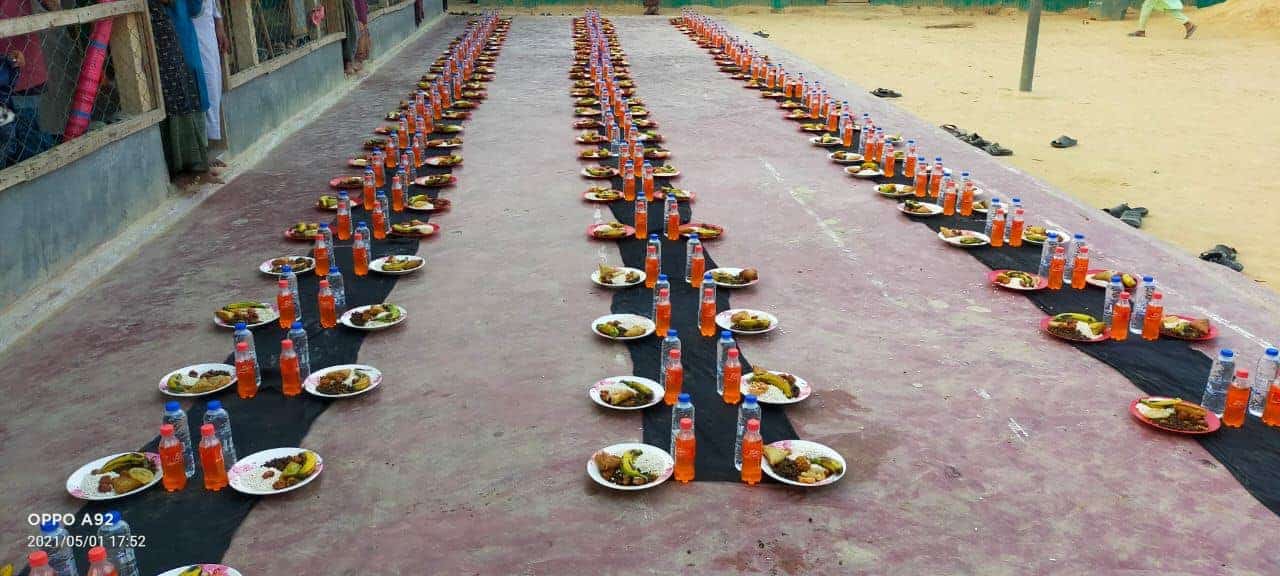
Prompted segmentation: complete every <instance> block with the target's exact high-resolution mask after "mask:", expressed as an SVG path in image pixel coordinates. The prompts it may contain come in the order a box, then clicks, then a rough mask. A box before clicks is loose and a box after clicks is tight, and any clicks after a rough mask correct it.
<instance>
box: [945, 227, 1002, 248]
mask: <svg viewBox="0 0 1280 576" xmlns="http://www.w3.org/2000/svg"><path fill="white" fill-rule="evenodd" d="M961 232H963V234H962V235H960V236H955V237H953V238H945V237H943V236H942V232H938V239H939V240H942V241H943V242H946V243H947V244H950V245H952V246H955V247H956V248H977V247H979V246H986V245H988V244H990V243H991V238H990V237H989V236H987V235H986V234H983V233H981V232H974V231H973V230H961ZM964 236H972V237H974V238H978V239H981V240H982V243H981V244H963V243H961V242H960V238H962V237H964Z"/></svg>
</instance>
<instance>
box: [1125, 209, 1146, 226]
mask: <svg viewBox="0 0 1280 576" xmlns="http://www.w3.org/2000/svg"><path fill="white" fill-rule="evenodd" d="M1143 216H1146V214H1144V213H1143V212H1140V211H1138V210H1125V211H1124V214H1121V215H1120V221H1121V222H1124V223H1125V224H1128V225H1130V226H1133V227H1134V228H1141V227H1142V217H1143Z"/></svg>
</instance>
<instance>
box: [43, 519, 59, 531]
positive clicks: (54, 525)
mask: <svg viewBox="0 0 1280 576" xmlns="http://www.w3.org/2000/svg"><path fill="white" fill-rule="evenodd" d="M40 531H41V532H43V533H45V534H49V533H51V532H57V531H58V521H57V520H49V521H46V522H45V523H43V524H41V525H40Z"/></svg>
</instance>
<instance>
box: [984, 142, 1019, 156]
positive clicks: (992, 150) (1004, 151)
mask: <svg viewBox="0 0 1280 576" xmlns="http://www.w3.org/2000/svg"><path fill="white" fill-rule="evenodd" d="M983 150H986V152H987V154H990V155H992V156H1013V150H1010V149H1008V148H1005V147H1004V146H1001V145H1000V143H999V142H992V143H991V144H990V145H988V146H986V147H985V148H983Z"/></svg>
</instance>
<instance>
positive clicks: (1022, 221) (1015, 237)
mask: <svg viewBox="0 0 1280 576" xmlns="http://www.w3.org/2000/svg"><path fill="white" fill-rule="evenodd" d="M1026 224H1027V223H1026V217H1025V216H1023V210H1022V209H1021V208H1014V209H1013V223H1012V224H1009V245H1010V246H1013V247H1014V248H1017V247H1019V246H1022V229H1023V227H1025V226H1026ZM1086 258H1087V257H1086ZM1076 262H1077V263H1078V262H1080V259H1079V258H1076ZM1081 272H1082V273H1083V270H1081ZM1080 282H1081V286H1080V287H1081V288H1083V287H1084V277H1083V276H1081V277H1080ZM1075 283H1076V280H1075V273H1074V269H1073V272H1072V275H1071V286H1072V287H1073V288H1074V287H1076V285H1075Z"/></svg>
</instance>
